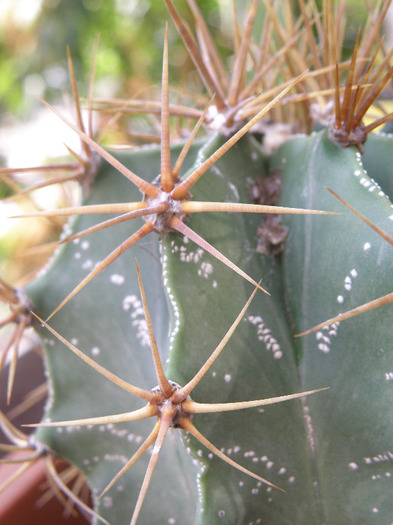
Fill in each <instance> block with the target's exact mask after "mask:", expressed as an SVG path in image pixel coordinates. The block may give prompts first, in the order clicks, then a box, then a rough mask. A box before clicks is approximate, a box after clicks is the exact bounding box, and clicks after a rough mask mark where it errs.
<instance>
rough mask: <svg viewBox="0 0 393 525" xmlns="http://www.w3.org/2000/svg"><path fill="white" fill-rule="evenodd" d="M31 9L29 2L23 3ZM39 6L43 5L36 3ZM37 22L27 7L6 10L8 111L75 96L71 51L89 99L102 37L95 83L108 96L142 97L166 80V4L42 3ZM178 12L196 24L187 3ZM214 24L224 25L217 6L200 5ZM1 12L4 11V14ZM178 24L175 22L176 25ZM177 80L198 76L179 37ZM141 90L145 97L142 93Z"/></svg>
mask: <svg viewBox="0 0 393 525" xmlns="http://www.w3.org/2000/svg"><path fill="white" fill-rule="evenodd" d="M24 1H25V2H26V0H24ZM33 3H36V4H37V2H33ZM38 3H40V4H41V7H40V9H38V10H37V15H36V16H35V17H34V18H33V19H32V20H31V21H30V23H27V24H26V22H23V23H22V22H21V21H20V20H19V19H18V13H17V11H18V10H20V9H21V8H23V5H21V4H23V0H15V1H14V2H10V4H9V7H8V8H7V6H6V5H5V4H4V6H3V8H1V7H0V17H1V18H0V100H1V102H0V104H1V109H3V110H6V111H8V112H11V113H14V114H18V115H19V116H24V117H26V116H28V115H29V114H30V112H31V109H33V107H34V106H35V104H38V102H35V100H34V97H32V96H31V95H37V94H38V95H40V96H42V97H43V98H45V99H48V100H51V99H53V98H54V97H57V96H58V94H59V90H62V89H66V88H67V89H68V86H69V79H68V72H67V55H66V47H67V46H69V48H70V51H71V55H72V59H73V63H74V68H75V71H76V76H77V79H78V83H79V84H80V88H81V93H82V94H86V89H87V83H88V76H89V70H90V65H91V60H92V52H93V47H94V41H95V39H96V37H97V35H99V39H100V44H99V50H98V55H97V66H96V79H97V86H98V90H99V91H100V86H101V93H100V92H99V94H101V95H104V94H105V95H106V96H114V95H115V94H116V95H118V96H123V97H124V96H138V95H139V96H140V94H141V91H143V89H144V88H145V87H147V86H150V85H151V83H159V82H160V76H161V61H162V45H163V34H164V28H165V26H164V21H165V20H169V15H168V12H167V10H166V7H165V4H164V2H162V1H152V0H40V1H38ZM177 4H178V5H177V8H178V9H179V11H180V12H181V14H182V16H184V17H185V19H186V20H188V21H189V22H191V13H190V10H189V9H188V7H187V5H186V3H185V2H180V3H179V2H177ZM199 6H200V9H201V11H202V13H203V14H204V16H205V17H206V19H207V20H208V22H209V24H210V25H212V26H213V27H214V26H217V25H218V20H219V12H218V2H217V0H203V1H201V2H199ZM2 9H3V10H4V11H2ZM170 24H171V22H170ZM169 38H170V46H171V55H170V60H171V67H172V71H171V78H172V79H173V80H174V81H177V80H178V79H179V76H180V75H181V74H182V73H184V71H185V70H187V68H188V69H192V65H191V64H189V65H188V66H187V67H186V68H185V65H186V63H187V62H188V57H187V53H186V51H185V49H184V46H183V45H182V44H181V42H180V38H179V37H178V35H177V32H176V30H175V29H174V28H173V30H171V31H170V33H169ZM138 91H139V93H138Z"/></svg>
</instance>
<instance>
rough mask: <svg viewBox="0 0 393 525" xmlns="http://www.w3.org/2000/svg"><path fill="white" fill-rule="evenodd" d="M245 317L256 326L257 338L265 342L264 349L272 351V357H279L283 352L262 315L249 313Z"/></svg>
mask: <svg viewBox="0 0 393 525" xmlns="http://www.w3.org/2000/svg"><path fill="white" fill-rule="evenodd" d="M245 319H246V320H247V321H249V322H250V323H251V324H253V325H255V326H256V327H257V337H258V340H259V341H262V342H263V343H264V344H265V347H266V350H270V351H271V352H273V357H274V358H275V359H281V357H282V356H283V353H282V351H281V347H280V344H279V343H278V341H277V339H275V337H273V335H272V333H271V330H270V329H269V328H268V327H267V326H266V324H265V322H264V320H263V319H262V317H260V316H259V315H249V316H248V317H246V318H245Z"/></svg>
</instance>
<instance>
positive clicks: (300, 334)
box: [0, 0, 393, 525]
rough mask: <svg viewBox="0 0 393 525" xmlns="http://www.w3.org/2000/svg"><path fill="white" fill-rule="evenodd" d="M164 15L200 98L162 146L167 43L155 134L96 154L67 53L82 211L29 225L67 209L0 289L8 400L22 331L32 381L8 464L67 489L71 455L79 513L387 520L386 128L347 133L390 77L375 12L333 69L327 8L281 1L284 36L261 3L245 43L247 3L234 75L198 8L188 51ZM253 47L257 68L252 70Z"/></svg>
mask: <svg viewBox="0 0 393 525" xmlns="http://www.w3.org/2000/svg"><path fill="white" fill-rule="evenodd" d="M165 3H166V5H167V7H168V10H169V12H170V14H171V16H172V18H173V20H174V22H175V24H176V26H177V28H178V31H179V33H180V35H181V36H182V38H183V40H184V42H185V45H186V47H187V48H188V50H189V52H190V55H191V57H192V60H193V61H194V64H195V66H196V68H197V70H198V71H199V73H200V76H201V79H202V82H203V83H204V85H205V87H206V91H207V92H208V96H209V98H210V97H212V96H213V95H214V93H215V97H214V99H212V100H210V102H209V103H207V105H206V108H205V110H204V111H203V110H199V109H197V110H195V113H194V116H196V118H197V124H196V125H195V127H194V131H193V132H191V134H190V136H189V138H188V139H187V140H185V141H183V142H179V143H177V144H176V145H171V140H170V139H171V133H173V130H172V131H171V129H170V113H171V112H175V111H177V112H180V114H181V115H182V116H183V117H185V116H186V115H187V116H188V115H189V114H190V113H189V110H188V109H187V108H184V107H183V108H181V107H180V108H179V107H177V108H174V106H171V105H170V104H169V94H168V91H169V90H168V49H167V38H166V39H165V44H164V59H163V77H162V78H163V81H162V99H161V103H160V107H161V137H160V145H159V146H141V147H138V148H134V149H133V150H131V151H130V152H121V153H116V154H111V153H109V152H108V151H107V150H106V149H104V147H103V146H101V145H100V144H99V142H98V140H97V138H96V137H94V136H93V134H92V132H91V129H90V128H89V129H88V130H87V131H86V130H85V127H84V125H83V122H82V118H81V116H80V108H79V105H78V92H77V88H76V82H75V78H74V73H73V68H72V62H71V61H70V71H71V78H72V85H73V92H74V98H75V102H76V108H77V114H78V115H79V117H78V120H77V124H72V123H71V122H68V121H66V122H67V124H68V125H69V126H70V127H72V129H73V130H74V131H75V133H76V134H77V135H78V136H79V137H80V139H81V141H82V144H83V147H82V153H81V154H77V155H76V154H74V155H76V160H77V162H76V166H75V163H74V162H73V163H70V164H69V166H68V167H69V169H70V170H72V175H71V176H72V177H77V178H78V181H79V183H80V185H81V186H82V188H83V198H82V203H81V205H80V206H73V207H68V208H63V209H61V210H55V211H44V212H36V213H34V214H30V215H29V216H32V215H35V216H43V217H46V218H48V217H49V218H53V217H57V216H74V215H76V217H75V218H72V219H71V220H69V222H68V223H67V227H66V229H65V231H64V233H63V237H62V239H61V240H60V241H59V243H58V245H57V249H56V252H55V254H54V255H53V257H52V258H51V260H50V261H49V263H48V265H47V266H46V268H45V269H44V270H43V271H42V272H41V274H40V275H39V276H37V278H36V279H34V280H33V281H31V282H30V283H29V284H28V285H26V286H25V287H24V288H23V290H21V289H14V288H12V287H11V286H9V285H8V284H6V283H5V282H3V281H1V289H0V293H1V297H2V299H3V300H4V301H6V302H8V303H9V304H10V308H11V310H12V313H11V314H10V315H9V316H8V317H7V318H6V319H5V320H4V322H3V324H4V325H5V324H7V323H14V324H16V328H15V331H14V333H13V335H12V336H11V340H10V342H9V344H8V345H7V347H6V349H5V351H4V353H3V355H4V357H3V361H4V359H5V355H6V354H7V353H9V352H10V351H11V350H12V352H13V359H12V365H11V367H10V372H9V389H8V392H9V394H8V397H9V398H10V397H11V395H12V386H13V383H14V378H16V380H17V378H18V370H17V366H16V357H17V352H18V344H19V339H20V336H21V334H22V332H23V331H24V330H25V328H26V327H27V326H29V325H31V326H33V327H34V328H35V329H36V330H37V331H38V332H39V333H40V336H41V340H42V345H43V347H44V349H45V366H46V370H47V373H48V383H49V396H48V402H47V406H46V409H45V414H44V416H43V419H42V421H41V422H40V423H38V422H37V425H35V426H34V427H35V430H34V433H33V437H32V438H29V439H27V438H25V437H24V436H23V434H21V433H20V431H19V430H17V429H14V428H13V427H12V426H11V424H10V423H9V422H8V421H7V419H6V418H5V417H3V416H2V417H1V425H2V426H3V427H4V428H5V430H6V431H7V434H8V435H9V436H10V437H11V441H12V442H13V443H14V445H15V448H17V449H19V450H21V451H23V454H22V460H21V461H22V464H23V465H25V466H24V467H22V468H21V472H22V470H23V469H24V468H26V466H28V464H30V463H31V462H32V461H34V460H35V459H36V458H37V457H42V456H44V457H45V458H46V461H47V464H48V469H49V471H50V474H51V476H52V477H54V479H55V480H56V483H57V484H58V486H60V487H61V489H62V490H63V491H65V492H66V495H67V496H68V495H70V491H69V490H68V489H67V487H66V486H65V484H64V482H62V480H61V478H60V476H59V475H58V474H57V473H56V470H55V468H54V458H56V457H58V456H60V457H62V458H65V459H66V460H68V461H69V462H70V463H72V464H73V465H75V466H77V467H78V469H79V470H80V471H81V472H82V473H83V474H84V475H85V476H86V478H87V480H88V483H89V485H90V487H91V490H92V495H93V500H94V511H92V516H93V520H94V521H95V522H96V523H98V522H99V521H102V522H104V523H110V524H111V525H117V524H124V523H128V522H130V521H131V523H136V522H137V521H138V523H194V522H195V523H201V524H211V523H227V524H232V523H254V524H256V523H272V524H273V523H274V524H284V523H293V524H303V523H326V524H335V525H336V524H338V525H341V524H343V525H344V524H355V523H356V524H360V523H364V524H369V523H376V524H385V523H388V522H390V521H391V516H392V514H393V503H392V499H391V489H392V485H391V484H392V478H393V477H392V469H391V467H390V464H391V462H392V458H393V451H392V450H391V448H390V442H391V433H392V430H393V419H392V416H391V411H390V407H391V404H392V391H391V384H392V383H391V382H392V381H393V372H392V370H393V357H392V356H391V344H390V323H389V311H390V310H391V308H392V306H391V305H390V302H391V301H392V300H393V295H392V293H391V289H390V288H389V270H390V268H391V256H390V254H391V246H390V245H391V244H393V242H392V237H391V235H390V232H391V226H390V225H391V220H392V219H391V217H392V216H393V215H392V211H391V210H392V204H391V201H390V195H391V181H390V179H391V177H390V175H391V174H390V166H391V165H392V163H391V160H392V155H393V153H392V151H393V149H392V136H391V135H389V134H388V133H386V134H383V133H382V134H378V133H376V132H375V129H376V128H377V126H378V125H382V124H385V122H386V121H387V120H389V118H390V115H388V116H384V117H382V118H381V119H378V120H377V121H373V122H371V123H369V122H368V123H364V122H363V121H364V117H365V115H366V114H367V111H368V109H369V108H370V107H371V106H372V104H373V103H374V101H375V100H376V99H377V98H378V97H379V95H380V92H381V91H382V90H383V89H384V88H385V87H386V85H387V84H388V83H389V82H390V81H391V78H392V74H393V69H392V68H389V66H388V63H389V59H390V55H386V57H385V58H384V59H382V60H381V62H380V65H378V66H375V63H377V57H379V53H380V47H377V49H376V50H375V49H374V48H375V47H376V44H377V43H378V39H379V33H380V30H381V24H382V21H383V17H384V15H385V12H386V9H387V7H386V6H388V5H389V2H386V3H385V5H384V7H383V10H382V11H381V13H377V12H375V13H374V12H373V13H372V16H371V15H370V17H371V20H372V23H370V25H368V26H367V27H366V29H365V30H364V32H363V34H362V36H360V33H359V35H358V38H357V40H356V42H355V44H354V50H353V53H352V58H351V59H350V60H349V61H343V62H340V63H338V64H336V61H337V60H338V59H337V57H338V56H339V46H340V39H341V38H342V36H343V32H344V28H343V25H342V22H341V15H340V13H341V11H340V8H339V6H338V7H337V8H336V7H335V6H334V5H333V4H332V3H331V2H326V5H325V10H324V12H323V13H322V15H321V17H322V18H321V21H320V22H319V18H316V5H315V4H314V3H313V2H307V3H305V2H304V1H300V2H299V12H300V14H299V24H298V25H296V24H293V22H294V20H293V14H292V13H291V11H290V10H289V7H288V6H289V4H287V3H285V7H284V9H283V12H282V13H280V12H279V9H278V7H277V6H276V5H275V4H274V6H273V4H272V3H269V2H267V1H266V2H264V3H263V4H264V6H265V19H264V20H265V21H264V26H263V32H262V38H260V39H259V40H260V42H261V43H260V47H258V46H257V45H256V43H255V41H254V38H255V35H254V36H253V25H254V23H255V19H256V18H257V16H258V13H259V11H258V9H259V7H258V6H259V2H257V1H253V2H252V3H251V6H250V9H249V11H248V13H247V15H246V17H245V22H244V27H243V29H241V25H240V22H239V21H237V24H236V26H237V29H238V31H237V33H238V37H239V45H238V46H237V48H236V49H237V54H236V58H235V60H234V66H233V68H234V73H233V76H232V77H231V76H230V75H228V74H227V73H226V70H225V66H224V63H223V61H222V60H221V59H220V58H219V55H218V52H217V50H216V48H215V46H214V44H213V41H212V40H211V38H210V35H209V33H208V28H207V25H206V23H205V22H204V20H203V19H202V17H201V14H200V12H199V10H198V6H197V5H196V3H195V2H194V1H192V0H190V1H189V5H190V8H191V10H192V13H193V16H194V18H195V24H196V27H197V34H198V37H199V40H198V41H195V40H194V37H193V36H192V34H191V32H190V30H189V29H188V27H187V26H186V25H185V24H184V23H183V21H182V18H181V17H180V15H179V14H178V13H177V11H176V9H175V7H174V5H173V3H172V2H171V1H170V0H165ZM281 7H283V6H281ZM317 20H318V21H317ZM333 28H336V30H337V33H334V31H335V30H334V29H333ZM333 37H334V38H333ZM326 38H330V42H331V47H329V49H324V45H323V42H324V41H325V39H326ZM270 39H271V40H272V44H271V49H272V57H271V60H270V61H269V62H268V63H269V69H268V71H267V72H266V74H265V75H261V74H259V73H258V71H259V70H260V67H259V69H258V68H255V69H254V71H253V76H250V75H247V74H246V64H247V60H250V59H251V58H252V59H253V60H254V62H255V64H257V65H259V66H260V65H261V64H262V58H261V57H259V56H258V55H257V52H256V50H262V51H266V49H268V47H266V46H267V42H268V41H270ZM256 40H258V38H256ZM334 46H337V47H334ZM276 48H280V49H276ZM366 59H369V60H368V61H366ZM306 68H312V69H313V71H312V72H304V70H305V69H306ZM218 71H220V74H218ZM268 73H269V75H268ZM269 76H271V77H272V78H273V79H274V81H273V83H272V82H271V80H270V78H269ZM343 76H346V80H345V83H344V85H343V87H341V84H342V78H343ZM261 93H262V94H261ZM116 104H117V103H116V102H114V103H113V107H114V108H115V109H116V110H119V108H118V107H117V105H116ZM91 105H92V101H89V106H91ZM48 106H49V105H48ZM49 107H50V108H51V106H49ZM146 107H149V108H151V107H153V105H152V103H150V102H149V103H146ZM51 109H53V108H51ZM54 111H55V112H56V113H57V114H58V115H59V117H60V118H63V120H65V119H64V117H62V116H61V115H60V114H59V113H58V112H57V110H54ZM268 119H271V120H268ZM202 125H204V127H205V130H206V131H205V134H204V135H202V136H201V137H200V138H196V134H197V133H198V131H199V129H200V128H201V127H202ZM283 130H284V133H283ZM300 132H302V133H301V134H300ZM178 159H180V161H178ZM71 166H72V168H70V167H71ZM158 174H159V175H160V176H159V177H157V175H158ZM140 191H142V192H143V193H144V196H143V199H142V201H141V198H140ZM191 194H192V195H191ZM200 212H202V213H200ZM108 213H109V214H116V217H114V218H110V219H108ZM278 214H280V215H278ZM142 216H144V219H145V221H144V222H140V223H137V221H138V220H140V217H142ZM26 220H29V219H28V216H27V215H26ZM141 224H142V225H141ZM135 258H137V260H138V265H139V267H140V273H139V269H138V266H136V265H135V262H134V260H135ZM100 261H101V262H100ZM140 274H141V275H142V279H141V276H140ZM259 279H262V283H260V282H258V281H259ZM142 280H143V284H142ZM145 289H146V292H145ZM251 292H253V293H252V295H251ZM265 292H267V293H265ZM387 292H390V293H388V294H387ZM250 296H251V297H250ZM239 312H240V313H239ZM359 314H361V315H359ZM224 347H225V348H224ZM150 348H151V350H152V353H153V361H152V360H151V357H150V353H151V351H150ZM204 363H205V365H204ZM201 367H202V368H201ZM157 383H158V387H157ZM179 385H180V386H179ZM151 389H153V390H151ZM321 390H322V391H321ZM317 391H318V392H317ZM130 394H131V395H130ZM190 394H191V395H192V399H190V398H188V397H187V396H189V395H190ZM309 394H312V395H309ZM298 397H300V399H298V400H296V399H295V398H298ZM138 398H140V399H138ZM141 400H142V402H141ZM143 401H144V402H145V403H146V402H147V403H148V404H147V405H145V406H143ZM282 401H285V402H282ZM270 404H272V405H274V406H271V407H270V406H267V405H270ZM175 405H176V407H177V408H176V410H177V412H175V408H174V406H175ZM265 405H266V406H265ZM243 408H244V409H246V408H247V410H241V409H243ZM209 412H214V415H213V414H210V413H209ZM227 412H228V413H227ZM150 416H157V417H158V420H157V423H156V424H155V426H152V424H151V422H150V421H149V419H148V418H149V417H150ZM191 419H192V422H191ZM169 427H173V428H169ZM196 429H197V430H196ZM164 438H165V439H164ZM154 441H155V443H156V444H155V446H154V448H153V449H150V453H149V452H147V450H148V449H149V447H150V446H151V445H153V443H154ZM28 451H29V452H30V453H31V455H30V456H27V457H26V454H28ZM145 452H146V453H147V455H150V458H149V459H146V457H145V456H144V453H145ZM158 456H159V457H158ZM157 458H158V461H157ZM156 463H157V465H156ZM153 470H154V475H153ZM280 489H281V490H280ZM74 500H75V501H76V502H77V503H80V502H79V500H78V499H77V498H75V497H74Z"/></svg>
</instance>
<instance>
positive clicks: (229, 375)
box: [224, 374, 232, 383]
mask: <svg viewBox="0 0 393 525" xmlns="http://www.w3.org/2000/svg"><path fill="white" fill-rule="evenodd" d="M231 379H232V376H231V374H225V376H224V380H225V382H226V383H229V382H230V381H231Z"/></svg>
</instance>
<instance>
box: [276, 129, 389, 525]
mask: <svg viewBox="0 0 393 525" xmlns="http://www.w3.org/2000/svg"><path fill="white" fill-rule="evenodd" d="M371 144H372V141H370V144H369V145H371ZM390 152H391V148H390ZM390 152H389V155H391V153H390ZM272 169H279V170H281V172H282V178H283V192H282V197H281V203H282V204H284V205H291V206H293V205H296V206H306V207H316V208H329V209H331V210H337V211H342V212H343V215H342V216H340V217H337V221H336V226H334V225H333V224H332V221H330V222H329V221H319V222H316V221H314V220H310V217H305V218H296V220H295V219H293V220H292V218H291V217H289V216H287V217H285V218H284V221H285V223H286V224H287V225H288V227H289V229H290V233H289V236H288V239H287V242H286V243H285V250H284V254H283V273H284V283H285V290H286V298H287V301H288V306H289V312H290V315H291V319H292V323H293V326H294V330H295V332H300V331H302V330H305V329H307V328H310V327H312V326H314V325H316V324H317V323H319V322H321V321H324V320H326V319H329V318H330V317H332V316H335V315H337V314H338V313H339V312H341V311H345V310H349V309H351V308H354V307H355V306H358V305H360V304H362V303H365V302H367V301H369V300H371V299H375V298H377V297H379V296H382V295H385V294H386V293H388V292H390V291H391V290H392V287H391V270H392V247H391V246H390V245H389V244H388V243H387V242H385V241H383V240H382V239H381V238H380V237H379V236H378V235H377V234H376V233H375V232H374V231H372V230H371V229H370V228H369V227H368V226H367V225H365V224H364V223H363V222H362V221H361V220H360V219H359V218H358V217H356V216H355V215H354V214H352V213H351V212H350V211H349V210H347V209H346V208H344V206H342V205H341V204H340V203H339V202H338V201H336V199H335V198H334V197H332V195H331V194H330V193H329V192H328V191H326V189H325V187H330V188H331V189H333V190H334V191H335V192H336V193H337V194H339V195H340V196H341V197H342V198H343V199H345V200H346V201H347V202H349V203H350V204H351V205H352V206H354V207H355V208H356V209H357V210H359V211H360V212H361V213H363V214H364V215H365V216H367V217H368V218H369V219H371V220H372V221H373V222H374V223H375V224H376V225H378V226H379V227H381V228H383V229H384V230H386V231H390V232H391V231H392V205H391V202H390V201H389V199H388V198H387V197H386V196H384V195H383V193H382V192H381V190H380V189H379V188H378V187H377V186H376V184H375V183H374V182H373V180H371V179H370V178H369V177H368V175H367V173H366V172H365V171H364V169H363V167H362V163H361V156H360V154H359V153H358V152H357V150H356V149H355V148H348V149H340V148H338V147H337V146H335V145H334V144H332V143H331V142H330V141H329V140H328V139H327V136H326V132H319V133H316V134H314V135H312V136H310V137H307V138H299V139H293V140H291V141H288V142H287V143H286V144H285V145H284V146H283V147H282V148H281V149H280V150H279V151H278V152H277V154H276V155H275V157H274V159H273V161H272ZM373 175H374V177H375V178H376V179H377V180H378V178H377V176H376V173H374V174H373ZM391 313H392V306H391V305H388V306H385V307H382V308H380V309H377V310H374V311H372V312H369V313H367V314H364V315H361V316H358V317H355V318H353V319H349V320H347V321H345V322H343V323H340V324H339V325H338V326H334V327H330V328H325V329H323V330H320V331H319V332H317V333H316V334H310V335H308V336H305V337H304V338H299V339H297V358H298V376H299V381H300V384H301V388H304V387H306V386H307V385H308V384H309V382H310V381H312V384H313V385H314V384H319V385H326V386H329V387H330V389H329V391H327V392H326V393H324V395H323V396H310V398H308V399H307V405H308V412H307V414H306V416H307V419H306V423H307V425H308V427H309V431H310V433H312V434H311V438H312V442H313V451H312V452H313V462H314V469H315V480H316V481H317V483H318V485H317V494H318V500H319V505H320V513H321V518H320V521H321V522H324V523H331V524H333V523H339V524H352V523H364V524H366V523H367V524H369V523H378V524H383V523H388V522H390V521H391V517H392V515H393V501H392V498H391V492H392V488H393V486H392V483H393V482H392V468H391V465H392V450H391V442H392V441H391V438H392V432H393V415H392V410H391V406H392V402H393V388H392V382H391V379H392V376H391V372H392V370H393V353H392V349H393V348H392V328H391Z"/></svg>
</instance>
